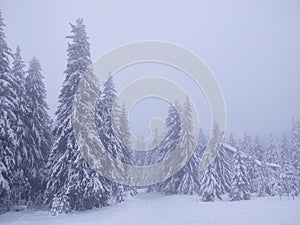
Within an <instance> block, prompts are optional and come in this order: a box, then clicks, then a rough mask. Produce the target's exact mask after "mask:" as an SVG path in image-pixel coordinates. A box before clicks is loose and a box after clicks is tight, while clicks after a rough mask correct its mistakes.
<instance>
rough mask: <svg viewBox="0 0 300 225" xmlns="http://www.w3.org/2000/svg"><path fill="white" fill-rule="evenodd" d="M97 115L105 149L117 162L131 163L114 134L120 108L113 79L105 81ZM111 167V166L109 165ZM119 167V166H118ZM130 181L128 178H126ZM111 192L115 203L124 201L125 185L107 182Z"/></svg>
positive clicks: (117, 129) (116, 169) (118, 128)
mask: <svg viewBox="0 0 300 225" xmlns="http://www.w3.org/2000/svg"><path fill="white" fill-rule="evenodd" d="M114 105H115V108H114V109H115V110H116V111H113V106H114ZM97 115H98V119H97V121H96V123H97V127H98V131H99V136H100V139H101V141H102V143H103V145H104V147H105V149H106V151H108V152H109V153H110V154H112V156H113V157H114V158H116V159H118V160H121V161H123V162H125V163H129V164H130V162H131V160H130V157H129V154H128V151H127V149H126V146H125V145H124V144H123V143H122V142H120V140H119V139H118V136H117V134H116V133H119V134H120V135H121V128H120V126H116V127H113V120H115V121H114V124H119V119H120V107H119V105H118V99H117V95H116V89H115V85H114V82H113V77H112V76H109V77H108V79H107V81H106V82H105V83H104V85H103V90H102V92H101V94H100V100H99V102H98V104H97ZM111 166H113V165H111ZM119 166H120V165H119ZM119 166H118V168H116V167H115V168H114V171H115V172H116V173H119V172H122V171H119V170H124V168H123V167H119ZM126 179H130V178H126ZM109 183H110V185H111V190H112V193H111V195H112V197H113V198H115V201H116V202H117V203H118V202H122V201H124V196H125V190H126V187H125V185H122V184H118V183H116V182H109Z"/></svg>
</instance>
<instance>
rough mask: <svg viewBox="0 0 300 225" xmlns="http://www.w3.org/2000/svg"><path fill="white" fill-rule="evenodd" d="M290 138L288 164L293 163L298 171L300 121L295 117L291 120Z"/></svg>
mask: <svg viewBox="0 0 300 225" xmlns="http://www.w3.org/2000/svg"><path fill="white" fill-rule="evenodd" d="M290 139H291V146H290V154H291V155H290V159H291V163H290V165H293V166H294V167H295V169H296V170H297V171H300V121H299V120H295V119H293V120H292V129H291V133H290ZM299 175H300V172H299Z"/></svg>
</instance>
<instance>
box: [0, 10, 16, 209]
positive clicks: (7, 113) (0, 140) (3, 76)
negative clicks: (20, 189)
mask: <svg viewBox="0 0 300 225" xmlns="http://www.w3.org/2000/svg"><path fill="white" fill-rule="evenodd" d="M4 26H5V24H4V22H3V18H2V13H1V11H0V168H1V175H0V205H1V207H3V208H6V209H7V210H9V209H10V207H11V205H12V202H11V187H12V185H11V178H12V175H13V174H14V167H15V155H14V154H15V151H16V145H17V140H16V133H15V126H16V121H17V116H16V114H15V113H16V109H17V107H18V106H17V102H16V100H15V99H16V97H17V93H16V90H15V87H16V81H15V79H14V77H13V76H12V73H11V69H10V65H9V62H10V59H11V58H12V53H11V50H10V48H9V47H8V45H7V43H6V37H5V33H4ZM2 210H5V209H2Z"/></svg>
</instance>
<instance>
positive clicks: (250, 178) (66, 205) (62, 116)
mask: <svg viewBox="0 0 300 225" xmlns="http://www.w3.org/2000/svg"><path fill="white" fill-rule="evenodd" d="M4 26H5V25H4V23H3V18H2V16H1V12H0V116H1V117H0V210H2V211H4V210H20V209H22V208H23V207H31V208H46V209H50V210H51V211H52V213H53V214H56V213H63V212H69V211H72V210H85V209H91V208H94V207H96V208H98V207H105V206H108V205H111V204H114V203H118V202H122V201H124V196H125V195H126V194H131V195H134V194H136V193H137V187H129V186H126V185H122V184H118V183H115V182H112V181H110V180H108V179H106V178H104V177H102V176H100V175H99V174H98V173H96V172H95V171H94V170H92V169H91V168H90V166H89V164H88V163H87V162H86V161H85V160H84V158H83V156H82V153H81V151H80V150H79V148H78V145H77V143H76V141H75V137H74V134H73V128H72V106H73V100H74V95H75V90H76V86H77V84H78V82H79V80H80V79H81V77H82V75H83V74H84V73H85V72H86V71H87V69H88V67H89V66H90V65H91V63H92V61H91V55H90V44H89V42H88V37H87V33H86V29H85V25H84V24H83V20H82V19H78V20H77V21H76V23H75V24H74V25H71V34H70V35H69V36H67V39H68V40H69V43H68V49H67V64H66V70H65V71H64V73H65V80H64V82H63V86H62V89H61V92H60V95H59V102H58V108H57V111H56V118H55V122H54V123H53V124H52V122H51V119H50V117H49V115H48V114H47V111H48V106H47V103H46V89H45V85H44V83H43V81H42V80H43V76H42V72H41V67H40V64H39V61H38V59H36V58H33V59H32V60H31V61H30V62H29V66H28V69H27V70H25V63H24V62H23V60H22V57H21V51H20V48H17V49H16V52H15V54H12V51H11V49H10V48H9V47H8V44H7V42H6V37H5V33H4ZM90 72H91V73H92V71H90ZM95 82H96V81H95ZM92 84H93V81H90V83H89V85H92ZM93 90H94V89H93V88H91V89H90V90H89V91H87V93H86V95H87V96H86V97H88V96H89V95H95V94H96V95H98V96H99V101H98V104H97V106H96V108H95V112H96V124H97V128H98V135H99V138H100V139H101V141H102V143H103V145H104V146H105V148H106V149H107V150H108V151H109V152H110V154H112V155H113V156H114V157H116V158H118V159H120V160H122V161H123V162H126V163H129V164H133V165H150V164H153V163H156V162H159V161H161V160H164V159H165V158H167V157H168V154H169V153H170V152H172V151H173V150H174V149H175V147H176V145H177V144H178V143H179V141H180V140H181V139H180V138H181V137H182V140H183V142H181V143H180V144H181V145H182V146H183V147H184V148H189V146H192V143H194V142H195V140H194V139H193V137H192V135H191V134H192V129H193V124H192V120H191V106H190V101H189V99H188V98H186V101H185V103H184V104H183V105H182V106H180V105H177V106H176V109H178V110H176V109H175V107H174V106H173V105H170V106H169V109H168V117H167V119H166V125H167V131H166V134H164V136H163V137H160V136H158V135H157V136H156V138H155V140H154V142H153V144H152V146H150V147H151V148H152V149H153V150H152V151H148V152H146V153H145V152H142V153H139V154H138V153H137V152H136V151H133V150H132V149H128V148H127V147H126V146H128V143H129V142H130V131H129V122H128V118H127V111H126V108H125V107H124V106H122V107H121V106H119V107H118V109H119V111H118V113H117V121H116V123H117V124H119V126H118V128H117V130H116V132H118V133H119V135H116V134H115V133H114V130H113V129H112V121H111V110H112V106H113V103H114V101H117V95H116V90H115V87H114V83H113V78H112V77H110V78H109V79H108V80H107V82H106V83H105V84H103V88H102V89H101V92H100V93H95V92H93ZM83 107H89V106H85V105H84V106H83ZM181 118H182V119H181ZM212 135H213V136H214V137H216V138H220V137H221V135H220V131H219V128H218V125H217V124H214V127H213V130H212ZM118 137H122V138H123V140H119V138H118ZM124 143H125V144H124ZM228 143H229V145H230V146H233V147H234V148H232V147H230V146H229V145H223V146H222V147H221V149H220V151H219V152H218V154H217V156H216V158H215V159H214V161H213V162H212V163H211V164H210V165H209V166H208V168H207V169H206V170H205V171H200V170H199V161H200V158H201V155H202V153H203V150H204V148H205V146H206V136H205V135H204V134H203V133H202V132H200V134H199V141H198V143H197V148H196V151H195V153H194V155H193V157H192V158H191V159H190V160H189V162H188V163H187V164H186V165H184V167H183V168H182V169H181V170H180V171H179V172H178V173H176V174H175V175H173V176H171V177H170V178H168V179H166V180H164V181H162V182H160V183H157V184H154V185H151V186H149V187H146V188H147V190H148V192H157V193H161V194H185V195H190V194H197V195H199V196H200V198H201V199H202V200H203V201H214V200H216V199H220V200H222V199H223V198H224V195H228V196H229V198H230V199H231V200H243V199H250V198H251V196H253V195H258V196H266V195H277V194H279V195H283V194H288V195H292V196H295V195H297V193H298V186H299V168H300V122H299V121H296V120H295V121H293V123H292V129H291V134H290V135H289V137H284V138H283V139H282V142H281V143H280V144H278V143H276V141H275V139H274V138H273V137H271V138H270V140H269V141H268V144H267V145H263V143H262V141H261V140H260V139H259V137H258V136H257V137H256V138H255V139H254V140H252V138H251V136H250V135H248V134H245V135H244V137H243V139H242V140H240V141H236V140H235V139H234V137H233V136H232V135H231V136H230V138H229V140H228ZM143 147H144V144H143V143H140V142H139V143H137V148H143ZM141 179H144V178H141Z"/></svg>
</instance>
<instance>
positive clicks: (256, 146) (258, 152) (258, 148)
mask: <svg viewBox="0 0 300 225" xmlns="http://www.w3.org/2000/svg"><path fill="white" fill-rule="evenodd" d="M253 151H254V156H253V157H254V158H255V159H258V160H260V161H262V160H263V159H264V157H265V156H264V154H265V153H264V149H263V146H262V143H261V139H260V137H259V136H258V135H255V139H254V143H253Z"/></svg>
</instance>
